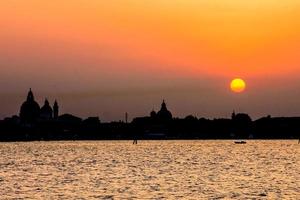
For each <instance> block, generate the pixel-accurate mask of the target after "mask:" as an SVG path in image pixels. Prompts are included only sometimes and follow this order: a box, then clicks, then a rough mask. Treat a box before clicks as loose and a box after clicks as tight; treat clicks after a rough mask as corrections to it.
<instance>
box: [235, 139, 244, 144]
mask: <svg viewBox="0 0 300 200" xmlns="http://www.w3.org/2000/svg"><path fill="white" fill-rule="evenodd" d="M246 143H247V142H246V141H243V140H241V141H234V144H246Z"/></svg>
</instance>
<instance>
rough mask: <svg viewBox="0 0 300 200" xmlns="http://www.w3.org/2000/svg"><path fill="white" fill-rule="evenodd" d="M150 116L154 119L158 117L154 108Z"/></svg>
mask: <svg viewBox="0 0 300 200" xmlns="http://www.w3.org/2000/svg"><path fill="white" fill-rule="evenodd" d="M150 117H151V118H152V119H155V118H156V112H155V111H154V110H152V111H151V112H150Z"/></svg>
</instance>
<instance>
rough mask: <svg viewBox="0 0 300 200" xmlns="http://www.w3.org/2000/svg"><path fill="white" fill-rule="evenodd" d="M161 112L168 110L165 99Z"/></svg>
mask: <svg viewBox="0 0 300 200" xmlns="http://www.w3.org/2000/svg"><path fill="white" fill-rule="evenodd" d="M161 110H167V105H166V103H165V100H164V99H163V102H162V104H161Z"/></svg>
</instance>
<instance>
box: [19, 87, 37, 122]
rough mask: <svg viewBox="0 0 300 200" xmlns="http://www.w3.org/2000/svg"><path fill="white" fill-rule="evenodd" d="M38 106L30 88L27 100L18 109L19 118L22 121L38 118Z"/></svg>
mask: <svg viewBox="0 0 300 200" xmlns="http://www.w3.org/2000/svg"><path fill="white" fill-rule="evenodd" d="M39 115H40V106H39V104H38V103H37V102H36V101H35V100H34V96H33V93H32V91H31V89H30V91H29V92H28V96H27V100H26V101H25V102H24V103H23V104H22V106H21V109H20V118H21V120H22V121H23V122H34V121H35V120H36V119H38V118H39Z"/></svg>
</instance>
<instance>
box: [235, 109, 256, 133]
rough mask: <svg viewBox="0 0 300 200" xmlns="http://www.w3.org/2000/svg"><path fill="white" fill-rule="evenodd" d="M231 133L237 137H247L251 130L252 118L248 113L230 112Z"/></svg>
mask: <svg viewBox="0 0 300 200" xmlns="http://www.w3.org/2000/svg"><path fill="white" fill-rule="evenodd" d="M232 123H233V124H232V125H233V127H232V128H233V133H234V135H235V136H237V137H238V138H248V137H249V135H250V134H251V132H252V128H253V127H252V119H251V118H250V116H249V115H248V114H245V113H238V114H235V113H233V114H232Z"/></svg>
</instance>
